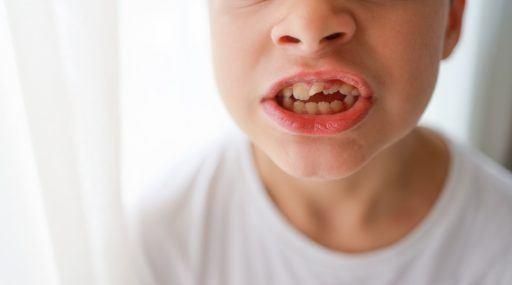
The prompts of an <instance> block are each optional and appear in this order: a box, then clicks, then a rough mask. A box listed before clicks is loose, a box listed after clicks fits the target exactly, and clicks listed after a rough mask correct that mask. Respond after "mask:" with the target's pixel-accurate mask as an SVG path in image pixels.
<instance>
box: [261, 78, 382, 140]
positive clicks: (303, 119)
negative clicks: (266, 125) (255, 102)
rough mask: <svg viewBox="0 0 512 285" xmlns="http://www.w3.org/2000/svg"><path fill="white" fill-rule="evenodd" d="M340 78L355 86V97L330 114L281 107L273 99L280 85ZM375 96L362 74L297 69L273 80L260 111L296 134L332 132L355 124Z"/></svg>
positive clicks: (335, 133)
mask: <svg viewBox="0 0 512 285" xmlns="http://www.w3.org/2000/svg"><path fill="white" fill-rule="evenodd" d="M329 80H340V81H343V82H346V83H349V84H351V85H353V86H355V87H356V88H358V90H359V92H360V93H361V95H360V98H359V100H357V102H356V103H355V104H354V106H352V107H351V108H350V109H349V110H346V111H344V112H341V113H337V114H330V115H306V114H297V113H294V112H291V111H289V110H287V109H285V108H283V107H281V106H280V105H279V104H278V103H277V101H276V100H275V98H276V96H277V94H278V93H279V92H280V91H281V90H282V89H284V88H286V87H288V86H291V85H293V84H294V83H297V82H305V83H310V82H317V81H329ZM374 103H375V98H374V96H373V92H372V89H371V88H370V86H369V85H368V83H367V82H366V80H364V78H363V77H361V76H359V75H356V74H354V73H351V72H343V71H332V70H331V71H325V70H324V71H314V72H299V73H297V74H295V75H293V76H289V77H286V78H283V79H281V80H279V81H277V82H276V83H275V84H273V85H272V86H271V87H270V89H269V91H268V92H267V93H266V96H265V97H264V98H263V99H262V100H261V104H262V107H263V111H264V113H265V114H266V116H267V118H268V119H270V121H272V122H273V123H274V124H275V125H277V126H278V127H279V128H280V129H282V130H283V131H286V132H289V133H291V134H296V135H311V136H332V135H337V134H340V133H343V132H345V131H348V130H350V129H352V128H354V127H356V126H357V125H359V124H360V123H361V122H362V121H363V120H364V119H365V118H366V117H367V116H368V114H369V112H370V110H371V109H372V108H373V106H374Z"/></svg>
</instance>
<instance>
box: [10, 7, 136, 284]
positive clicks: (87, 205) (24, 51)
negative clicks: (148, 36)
mask: <svg viewBox="0 0 512 285" xmlns="http://www.w3.org/2000/svg"><path fill="white" fill-rule="evenodd" d="M117 5H118V3H117V2H116V1H114V0H109V1H105V0H55V1H52V0H0V226H1V227H0V284H6V285H7V284H16V285H24V284H65V285H71V284H73V285H74V284H84V285H85V284H87V285H91V284H123V285H126V284H140V282H137V279H136V276H135V274H134V273H135V271H134V270H133V269H134V268H133V262H132V261H133V259H132V252H131V251H130V245H129V242H128V238H127V234H126V230H125V221H124V215H123V210H122V204H121V201H122V200H121V191H120V179H119V177H120V143H119V137H120V135H119V111H118V105H119V104H118V101H119V98H118V94H119V92H118V89H119V88H118V78H119V70H118V66H119V64H118V6H117Z"/></svg>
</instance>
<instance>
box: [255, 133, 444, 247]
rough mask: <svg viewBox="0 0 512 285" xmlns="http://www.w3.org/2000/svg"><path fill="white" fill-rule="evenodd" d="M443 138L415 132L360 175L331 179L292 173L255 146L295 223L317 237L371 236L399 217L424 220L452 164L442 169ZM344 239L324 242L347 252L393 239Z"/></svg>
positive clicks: (275, 194)
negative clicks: (354, 242) (359, 242)
mask: <svg viewBox="0 0 512 285" xmlns="http://www.w3.org/2000/svg"><path fill="white" fill-rule="evenodd" d="M438 142H439V141H437V143H436V142H435V140H433V139H432V135H431V134H430V135H427V134H426V132H425V131H420V130H416V131H413V132H412V133H411V134H409V135H408V136H406V137H404V138H403V139H401V140H400V141H399V142H397V143H395V144H394V145H393V146H392V147H389V148H387V149H385V150H383V151H381V152H380V153H379V154H378V155H377V156H375V157H374V158H373V159H372V160H371V161H370V162H368V163H367V164H366V165H365V166H364V167H363V168H361V169H360V170H359V171H357V172H356V173H355V174H352V175H351V176H349V177H346V178H343V179H339V180H329V181H319V180H308V179H300V178H296V177H292V176H290V175H288V174H286V173H285V172H283V171H282V170H281V169H280V168H279V167H278V166H276V165H275V164H274V163H273V162H272V161H271V160H270V159H269V158H268V157H267V156H266V155H265V154H263V153H262V152H260V151H259V150H258V149H254V154H255V158H256V164H257V167H258V169H259V171H260V175H261V177H262V180H263V182H264V184H265V185H266V187H267V191H268V193H269V195H270V197H271V198H272V199H273V201H274V202H275V204H276V205H277V206H278V208H279V209H280V210H281V212H282V213H283V214H284V216H286V218H288V220H289V221H290V222H291V223H292V224H293V225H294V226H296V227H297V228H298V229H299V230H302V231H303V232H305V233H306V234H308V235H309V236H310V237H312V238H313V239H317V240H318V238H315V236H330V237H333V236H339V235H341V236H345V237H346V236H347V233H351V234H352V233H356V232H360V233H362V234H363V235H364V233H363V232H367V233H368V234H371V232H372V229H380V228H381V227H382V226H384V224H386V223H387V222H388V221H396V218H397V217H396V216H397V215H399V216H400V215H407V216H409V217H411V216H417V217H418V218H417V219H416V221H415V222H412V224H411V225H407V226H409V227H413V226H414V225H415V224H416V223H419V221H420V220H421V218H422V217H423V216H424V215H426V214H427V213H428V210H429V209H430V207H431V206H432V205H433V203H434V202H435V199H436V197H437V194H438V193H439V192H440V190H441V189H442V185H443V182H444V176H445V175H446V173H445V172H447V167H445V168H443V167H437V166H439V165H447V164H448V163H446V151H445V152H443V151H442V150H441V149H443V148H442V147H441V146H440V144H439V143H438ZM433 154H434V156H433ZM433 158H434V159H433ZM437 164H439V165H437ZM432 169H439V171H433V170H432ZM414 173H422V174H423V173H427V174H428V173H431V174H432V175H426V176H422V175H413V174H414ZM432 183H433V184H432ZM425 189H428V190H425ZM420 204H422V205H420ZM411 205H414V207H412V208H414V209H413V210H414V211H417V212H418V213H409V212H407V211H411ZM409 222H411V221H409ZM407 226H406V227H405V228H407ZM409 230H410V229H409ZM326 231H327V232H326ZM404 231H405V232H407V231H408V230H402V232H404ZM403 234H404V233H402V235H403ZM395 235H396V234H395ZM358 238H359V239H360V238H361V237H358ZM397 238H398V237H395V239H397ZM338 240H339V238H334V240H333V241H325V242H323V243H326V245H328V246H331V247H336V248H340V249H343V250H347V251H364V250H365V249H370V248H373V247H378V246H379V245H382V244H387V243H389V242H390V241H380V242H377V244H376V245H356V246H351V245H347V246H344V245H342V246H338V245H336V244H337V243H338ZM320 242H321V243H322V241H321V240H320ZM331 243H332V244H335V245H334V246H332V245H331ZM349 243H350V242H349Z"/></svg>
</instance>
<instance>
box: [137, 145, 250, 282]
mask: <svg viewBox="0 0 512 285" xmlns="http://www.w3.org/2000/svg"><path fill="white" fill-rule="evenodd" d="M239 143H241V141H240V139H239V138H238V137H236V136H235V137H233V136H229V137H226V138H223V139H222V140H219V141H217V142H215V143H213V144H211V145H209V146H207V147H205V148H203V149H202V150H200V151H197V152H196V153H195V154H193V155H187V156H186V157H184V158H183V159H180V160H179V162H177V163H175V164H173V166H172V167H170V168H169V169H168V171H166V174H165V175H164V177H162V179H160V181H159V182H157V183H155V186H154V187H151V188H150V189H148V190H147V191H144V192H143V193H142V194H141V195H140V197H139V199H138V201H137V203H136V205H135V206H134V207H132V208H133V209H132V211H131V213H130V216H131V219H132V221H131V224H132V228H133V231H134V233H135V235H136V236H137V240H138V243H139V245H140V247H141V248H142V251H143V254H144V255H145V258H146V260H147V262H148V263H149V264H148V265H149V267H150V268H151V270H152V271H153V272H152V275H153V276H156V278H157V280H158V282H161V283H165V284H169V283H172V284H175V283H179V284H188V283H190V282H191V281H190V280H182V279H179V277H180V276H184V277H183V278H190V276H194V274H193V272H192V271H193V270H194V267H195V264H197V263H198V262H199V260H197V259H198V257H199V256H200V254H199V252H200V251H201V246H202V242H203V240H202V237H204V235H205V234H206V231H207V229H208V226H209V224H211V222H212V221H211V219H212V216H213V214H214V213H213V212H214V211H216V210H217V209H219V208H222V203H226V202H225V201H224V200H223V198H222V197H223V196H227V195H226V194H227V193H226V192H227V191H230V190H229V189H228V187H223V186H225V185H229V179H232V178H231V177H232V175H230V172H232V171H233V169H236V165H235V164H236V158H237V153H236V152H237V149H238V147H239V146H238V145H237V144H239ZM165 278H172V279H165Z"/></svg>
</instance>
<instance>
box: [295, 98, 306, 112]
mask: <svg viewBox="0 0 512 285" xmlns="http://www.w3.org/2000/svg"><path fill="white" fill-rule="evenodd" d="M304 105H305V104H304V102H300V101H297V102H295V103H293V111H294V112H295V113H298V114H303V113H304V108H305V107H304Z"/></svg>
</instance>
